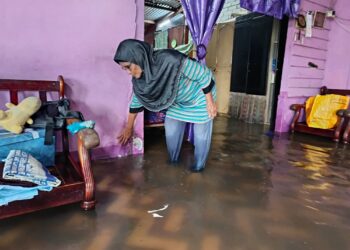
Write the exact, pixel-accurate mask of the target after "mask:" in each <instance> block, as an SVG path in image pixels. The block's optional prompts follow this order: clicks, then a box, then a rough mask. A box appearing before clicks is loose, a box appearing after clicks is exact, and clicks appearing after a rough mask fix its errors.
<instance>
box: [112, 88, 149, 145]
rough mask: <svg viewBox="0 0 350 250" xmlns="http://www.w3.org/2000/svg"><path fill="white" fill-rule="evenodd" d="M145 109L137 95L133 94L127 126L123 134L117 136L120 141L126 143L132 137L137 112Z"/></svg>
mask: <svg viewBox="0 0 350 250" xmlns="http://www.w3.org/2000/svg"><path fill="white" fill-rule="evenodd" d="M141 111H143V106H142V105H141V103H140V102H139V101H138V99H137V97H136V96H135V95H134V94H133V95H132V100H131V103H130V106H129V115H128V121H127V124H126V127H125V128H124V129H123V131H122V132H121V134H120V135H119V136H118V137H117V139H118V141H119V143H121V144H122V145H125V144H126V143H127V142H128V141H129V140H130V138H131V136H132V134H133V132H134V124H135V120H136V116H137V113H139V112H141Z"/></svg>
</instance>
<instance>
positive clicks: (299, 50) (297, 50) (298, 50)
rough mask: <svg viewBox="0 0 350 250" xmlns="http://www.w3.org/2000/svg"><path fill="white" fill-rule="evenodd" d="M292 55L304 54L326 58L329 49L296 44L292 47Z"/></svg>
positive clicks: (310, 56)
mask: <svg viewBox="0 0 350 250" xmlns="http://www.w3.org/2000/svg"><path fill="white" fill-rule="evenodd" d="M292 55H296V56H303V57H308V58H313V59H319V60H326V58H327V51H325V50H320V49H314V48H308V47H305V46H299V45H294V46H293V47H292Z"/></svg>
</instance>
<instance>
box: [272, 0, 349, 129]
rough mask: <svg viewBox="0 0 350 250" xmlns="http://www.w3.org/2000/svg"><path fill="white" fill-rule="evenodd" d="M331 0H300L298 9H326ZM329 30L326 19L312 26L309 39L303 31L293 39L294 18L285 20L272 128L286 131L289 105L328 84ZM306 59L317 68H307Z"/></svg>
mask: <svg viewBox="0 0 350 250" xmlns="http://www.w3.org/2000/svg"><path fill="white" fill-rule="evenodd" d="M344 1H345V0H344ZM331 2H332V0H317V1H316V0H302V2H301V12H302V13H304V14H305V13H306V11H309V10H312V11H315V10H319V11H326V10H327V9H328V8H329V7H330V3H331ZM330 32H331V22H330V21H329V19H326V22H325V27H324V28H316V27H314V28H313V30H312V33H313V36H312V38H305V37H304V33H303V34H302V39H301V41H298V40H297V41H295V36H296V35H297V33H298V30H297V29H296V28H295V20H294V19H291V20H290V21H289V27H288V34H287V42H286V51H285V58H284V65H283V73H282V82H281V90H280V95H279V99H278V107H277V117H276V131H278V132H286V131H288V130H289V125H290V122H291V120H292V117H293V112H292V111H291V110H290V105H291V104H293V103H303V102H304V101H305V99H306V97H308V96H310V95H315V94H317V93H319V89H320V87H321V86H323V85H327V86H330V87H332V86H331V85H329V84H326V82H325V71H326V70H325V69H326V65H327V53H328V49H329V43H330V41H329V40H330V38H329V37H330ZM308 62H313V63H315V64H317V65H318V68H317V69H316V68H310V67H309V66H308Z"/></svg>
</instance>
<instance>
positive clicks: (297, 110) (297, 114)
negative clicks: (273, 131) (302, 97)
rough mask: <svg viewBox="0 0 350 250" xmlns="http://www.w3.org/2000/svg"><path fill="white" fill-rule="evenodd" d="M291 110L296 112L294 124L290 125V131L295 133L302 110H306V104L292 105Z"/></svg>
mask: <svg viewBox="0 0 350 250" xmlns="http://www.w3.org/2000/svg"><path fill="white" fill-rule="evenodd" d="M290 109H291V110H294V117H293V120H292V123H291V124H290V130H291V131H292V132H294V129H295V126H296V124H297V123H298V121H299V117H300V114H301V110H302V109H305V105H304V104H292V105H291V106H290Z"/></svg>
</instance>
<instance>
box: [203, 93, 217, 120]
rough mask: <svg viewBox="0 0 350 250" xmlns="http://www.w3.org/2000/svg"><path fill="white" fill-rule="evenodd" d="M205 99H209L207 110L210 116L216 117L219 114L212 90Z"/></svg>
mask: <svg viewBox="0 0 350 250" xmlns="http://www.w3.org/2000/svg"><path fill="white" fill-rule="evenodd" d="M205 100H206V101H207V110H208V115H209V117H210V118H214V117H215V116H216V115H217V108H216V104H215V101H214V98H213V95H212V93H211V92H209V93H207V94H205Z"/></svg>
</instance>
